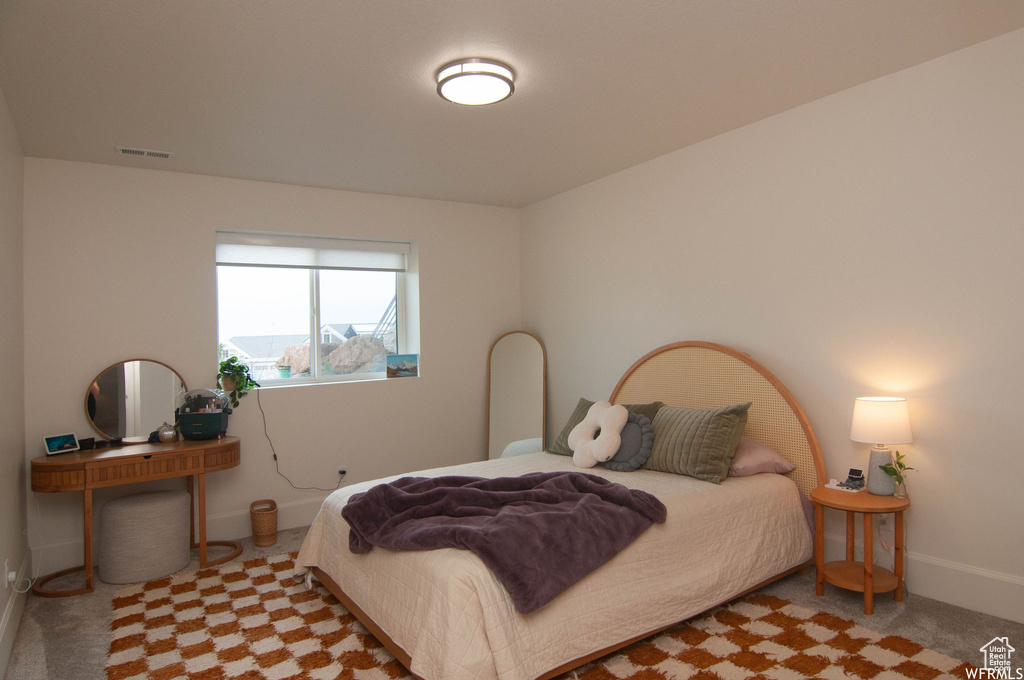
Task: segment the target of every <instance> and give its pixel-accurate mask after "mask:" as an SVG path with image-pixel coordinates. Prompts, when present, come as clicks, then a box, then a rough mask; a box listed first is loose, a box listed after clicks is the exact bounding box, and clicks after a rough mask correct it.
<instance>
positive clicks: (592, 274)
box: [522, 31, 1024, 621]
mask: <svg viewBox="0 0 1024 680" xmlns="http://www.w3.org/2000/svg"><path fill="white" fill-rule="evenodd" d="M1021 73H1024V31H1017V32H1015V33H1011V34H1008V35H1006V36H1004V37H1001V38H997V39H995V40H992V41H989V42H986V43H982V44H980V45H977V46H975V47H972V48H969V49H967V50H964V51H961V52H958V53H954V54H952V55H949V56H947V57H943V58H941V59H937V60H935V61H932V62H929V63H926V64H923V65H921V66H918V67H915V68H912V69H908V70H906V71H902V72H900V73H896V74H894V75H890V76H888V77H885V78H882V79H879V80H876V81H873V82H870V83H867V84H865V85H862V86H859V87H856V88H853V89H851V90H847V91H844V92H841V93H838V94H836V95H833V96H830V97H828V98H825V99H823V100H819V101H817V102H814V103H811V104H808V105H805V106H802V107H800V108H798V109H795V110H792V111H789V112H786V113H783V114H781V115H778V116H775V117H773V118H770V119H768V120H764V121H761V122H758V123H756V124H753V125H750V126H748V127H746V128H742V129H740V130H736V131H734V132H731V133H728V134H725V135H722V136H720V137H717V138H714V139H711V140H708V141H706V142H704V143H701V144H698V145H695V146H692V147H689V148H686V149H683V150H680V151H677V152H675V153H672V154H669V155H667V156H664V157H661V158H658V159H655V160H653V161H650V162H648V163H645V164H643V165H640V166H637V167H634V168H632V169H629V170H627V171H624V172H621V173H618V174H616V175H613V176H611V177H607V178H605V179H602V180H599V181H597V182H593V183H592V184H589V185H586V186H583V187H581V188H578V189H576V190H573V191H570V192H567V193H565V194H562V195H559V196H556V197H554V198H551V199H549V200H547V201H544V202H542V203H539V204H536V205H533V206H530V207H529V208H527V209H525V210H524V211H523V242H522V252H523V265H522V270H523V320H524V326H525V328H526V329H528V330H531V331H535V332H537V333H538V334H539V335H540V337H541V338H542V339H543V340H544V342H545V343H546V344H547V349H548V360H549V370H550V379H549V381H548V384H549V386H550V393H549V404H551V407H550V413H549V420H548V423H549V425H548V436H549V437H552V436H554V435H555V434H557V432H558V430H559V428H560V427H561V426H562V424H563V423H564V422H565V420H566V418H567V417H568V416H569V414H570V412H571V410H572V408H573V406H574V405H575V404H576V400H577V398H578V397H580V396H586V397H589V398H592V399H594V398H597V397H601V396H607V395H608V394H609V393H610V392H611V390H612V388H613V386H614V385H615V382H616V380H617V378H618V377H619V376H620V375H621V373H622V372H623V371H624V370H625V369H626V368H627V367H628V366H629V365H630V364H631V362H632V361H634V360H635V359H636V358H638V357H639V356H641V355H642V354H643V353H644V352H646V351H648V350H650V349H653V348H655V347H657V346H659V345H662V344H664V343H667V342H671V341H676V340H686V339H702V340H711V341H716V342H720V343H724V344H727V345H732V346H734V347H738V348H739V349H741V350H743V351H746V352H748V353H749V354H751V355H752V356H753V357H754V358H755V359H757V360H759V361H761V362H762V363H764V364H765V365H766V366H768V367H769V368H770V369H771V370H773V371H774V372H775V373H776V374H777V375H778V376H779V377H780V378H781V379H782V381H783V382H784V383H785V384H786V385H788V386H789V388H790V389H791V390H792V392H793V393H794V394H795V395H796V397H797V399H798V400H800V402H801V403H802V405H803V406H804V408H805V410H806V411H807V413H808V416H809V417H810V420H811V423H812V424H813V425H814V427H815V430H816V432H817V434H818V436H819V438H820V440H821V442H822V446H823V449H824V454H825V464H826V468H827V471H828V474H829V475H830V476H832V477H840V476H844V475H845V473H846V470H847V469H848V468H850V467H851V466H858V467H861V466H865V465H866V464H867V458H868V449H869V447H868V446H867V445H861V444H855V443H853V442H851V441H849V428H850V417H851V413H852V407H853V400H854V398H855V397H858V396H865V395H871V394H888V395H904V396H906V397H908V398H909V400H910V408H911V418H912V424H913V428H914V433H915V442H914V444H913V445H908V446H900V447H899V449H900V450H901V452H903V453H906V454H908V457H909V464H910V465H911V466H913V467H916V468H917V469H918V471H917V472H912V473H910V475H909V484H908V486H909V489H910V493H911V497H912V502H913V505H912V507H911V508H910V510H909V511H908V517H907V520H908V531H909V535H908V542H907V546H908V549H909V551H910V561H909V565H908V586H909V588H910V590H911V592H916V593H921V594H924V595H927V596H929V597H933V598H937V599H940V600H945V601H948V602H953V603H956V604H961V605H963V606H967V607H970V608H973V609H977V610H981V611H986V612H989V613H994V614H997V615H1001V616H1004V617H1008V618H1014V619H1016V620H1018V621H1024V541H1022V540H1021V537H1022V534H1021V525H1022V521H1024V506H1022V505H1021V502H1020V499H1021V492H1020V489H1021V482H1022V480H1024V452H1022V442H1024V419H1022V417H1021V413H1020V410H1021V405H1022V403H1024V399H1022V396H1021V394H1022V391H1021V390H1022V385H1024V352H1022V351H1021V348H1020V346H1021V338H1022V337H1024V312H1022V307H1024V303H1022V293H1024V266H1022V264H1021V257H1022V255H1024V228H1022V227H1024V186H1022V184H1021V181H1022V178H1024V80H1022V79H1021V78H1020V74H1021ZM679 124H680V125H686V121H685V120H680V121H679ZM836 514H837V515H838V513H836ZM837 520H839V517H838V516H836V517H834V518H833V519H832V522H834V524H831V525H830V532H831V533H832V534H833V537H834V538H835V537H838V536H839V535H841V534H842V531H843V529H842V528H841V524H840V523H839V522H838V521H837Z"/></svg>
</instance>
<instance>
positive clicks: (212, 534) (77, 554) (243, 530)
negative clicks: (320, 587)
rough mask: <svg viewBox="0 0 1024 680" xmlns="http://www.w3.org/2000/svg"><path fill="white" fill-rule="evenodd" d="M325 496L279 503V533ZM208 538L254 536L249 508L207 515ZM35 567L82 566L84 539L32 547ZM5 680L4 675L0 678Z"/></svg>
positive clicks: (309, 517) (311, 514)
mask: <svg viewBox="0 0 1024 680" xmlns="http://www.w3.org/2000/svg"><path fill="white" fill-rule="evenodd" d="M326 497H327V494H324V496H322V497H314V498H308V499H304V500H300V501H289V502H287V503H279V504H278V506H277V530H278V531H282V530H284V529H294V528H295V527H305V526H309V525H310V524H312V523H313V519H314V518H315V517H316V513H317V512H318V511H319V510H320V505H321V504H322V503H323V501H324V498H326ZM206 536H207V538H208V539H209V540H218V539H220V540H230V539H239V538H247V537H249V536H252V523H251V522H250V520H249V508H245V509H244V510H235V511H232V512H226V513H221V514H217V515H207V516H206ZM31 553H32V564H35V565H39V567H38V569H37V571H38V573H40V574H50V573H53V572H55V571H57V570H58V569H67V568H68V567H74V566H78V565H80V564H81V563H82V559H83V558H82V554H83V544H82V539H80V538H79V539H75V540H71V541H63V542H60V543H48V544H46V545H43V546H35V547H33V548H31ZM0 677H2V676H0Z"/></svg>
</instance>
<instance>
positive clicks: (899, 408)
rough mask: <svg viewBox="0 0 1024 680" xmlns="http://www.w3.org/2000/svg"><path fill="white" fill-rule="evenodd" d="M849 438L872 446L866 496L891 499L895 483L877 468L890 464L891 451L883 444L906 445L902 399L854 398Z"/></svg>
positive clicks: (909, 436) (906, 423)
mask: <svg viewBox="0 0 1024 680" xmlns="http://www.w3.org/2000/svg"><path fill="white" fill-rule="evenodd" d="M850 439H852V440H853V441H855V442H862V443H865V444H874V445H875V446H874V447H873V448H872V449H871V460H870V462H869V463H868V485H867V488H868V493H872V494H875V495H876V496H891V495H893V492H894V491H895V490H896V482H895V481H893V478H892V477H890V476H889V475H887V474H885V472H884V471H883V470H881V469H880V466H882V465H888V464H889V463H891V462H892V449H890V448H889V447H888V446H886V444H909V443H910V442H912V441H914V436H913V435H912V434H911V432H910V412H909V411H908V410H907V400H906V399H904V398H903V397H858V398H857V400H856V401H854V402H853V425H852V426H851V427H850Z"/></svg>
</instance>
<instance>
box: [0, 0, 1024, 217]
mask: <svg viewBox="0 0 1024 680" xmlns="http://www.w3.org/2000/svg"><path fill="white" fill-rule="evenodd" d="M1021 27H1024V2H1021V0H429V1H426V0H419V1H417V0H365V1H360V2H356V1H346V0H262V1H256V0H74V1H71V0H64V1H56V0H53V1H46V0H0V87H2V88H3V91H4V93H5V95H6V98H7V102H8V105H9V108H10V110H11V113H12V115H13V117H14V123H15V126H16V128H17V130H18V133H19V135H20V137H21V141H22V146H23V150H24V152H25V154H26V155H28V156H36V157H43V158H61V159H70V160H79V161H90V162H95V163H110V164H119V165H129V166H135V167H148V168H161V169H168V170H177V171H183V172H195V173H203V174H209V175H223V176H227V177H241V178H250V179H259V180H270V181H275V182H286V183H292V184H304V185H311V186H323V187H335V188H342V189H352V190H357V191H371V192H381V193H388V194H400V195H406V196H421V197H430V198H439V199H451V200H458V201H469V202H473V203H485V204H490V205H503V206H513V207H519V206H524V205H528V204H530V203H533V202H536V201H539V200H541V199H544V198H546V197H549V196H552V195H554V194H557V193H560V192H562V191H565V190H567V189H571V188H573V187H576V186H579V185H581V184H585V183H586V182H589V181H592V180H594V179H597V178H600V177H603V176H605V175H608V174H610V173H613V172H616V171H618V170H622V169H624V168H627V167H630V166H632V165H636V164H637V163H641V162H643V161H646V160H649V159H651V158H654V157H657V156H660V155H662V154H665V153H668V152H671V151H674V150H676V149H679V148H682V147H684V146H687V145H689V144H693V143H695V142H698V141H701V140H703V139H707V138H709V137H712V136H714V135H718V134H721V133H723V132H726V131H728V130H732V129H735V128H737V127H740V126H742V125H746V124H748V123H751V122H754V121H756V120H760V119H762V118H765V117H768V116H771V115H773V114H776V113H779V112H781V111H785V110H787V109H790V108H793V107H795V106H799V105H800V104H803V103H806V102H809V101H812V100H814V99H818V98H820V97H823V96H825V95H828V94H830V93H833V92H837V91H839V90H843V89H845V88H848V87H851V86H854V85H857V84H859V83H863V82H866V81H868V80H871V79H873V78H878V77H879V76H882V75H885V74H888V73H892V72H894V71H898V70H900V69H904V68H907V67H909V66H912V65H914V64H918V63H921V62H923V61H926V60H929V59H933V58H935V57H938V56H940V55H943V54H946V53H949V52H952V51H955V50H958V49H961V48H963V47H966V46H968V45H971V44H974V43H977V42H980V41H982V40H986V39H988V38H992V37H995V36H997V35H1001V34H1003V33H1007V32H1009V31H1012V30H1015V29H1018V28H1021ZM469 56H487V57H494V58H498V59H501V60H503V61H506V62H508V63H510V64H511V65H512V66H513V67H514V68H515V69H516V71H517V74H518V77H517V81H516V93H515V94H514V95H513V96H512V98H511V99H509V100H507V101H504V102H501V103H498V104H494V105H491V106H485V107H461V106H457V105H454V104H450V103H448V102H445V101H444V100H442V99H441V98H440V97H438V96H437V94H436V93H435V86H436V83H435V82H434V81H433V75H434V72H435V71H436V69H437V68H438V67H439V66H440V65H442V64H444V63H445V62H447V61H450V60H452V59H457V58H460V57H469ZM117 145H122V146H135V147H143V148H148V149H156V150H161V151H172V152H174V153H175V154H176V155H175V156H174V158H173V159H171V160H157V159H146V158H142V159H140V158H131V157H123V156H120V155H118V154H117V153H116V152H115V149H114V147H115V146H117Z"/></svg>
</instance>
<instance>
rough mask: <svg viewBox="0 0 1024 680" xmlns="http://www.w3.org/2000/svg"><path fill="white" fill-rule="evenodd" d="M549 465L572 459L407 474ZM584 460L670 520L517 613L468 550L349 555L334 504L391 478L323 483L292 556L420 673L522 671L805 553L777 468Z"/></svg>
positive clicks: (551, 664) (694, 606) (670, 615)
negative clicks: (730, 470) (694, 471)
mask: <svg viewBox="0 0 1024 680" xmlns="http://www.w3.org/2000/svg"><path fill="white" fill-rule="evenodd" d="M554 470H579V469H578V468H575V467H573V464H572V459H571V458H569V457H566V456H556V455H552V454H547V453H536V454H530V455H525V456H517V457H513V458H502V459H498V460H492V461H483V462H479V463H469V464H466V465H459V466H453V467H447V468H437V469H434V470H427V471H422V472H417V473H416V475H417V476H438V475H445V474H460V475H476V476H480V477H503V476H514V475H520V474H523V473H526V472H534V471H554ZM584 472H590V473H593V474H597V475H601V476H602V477H606V478H608V479H610V480H612V481H614V482H619V483H620V484H623V485H625V486H628V487H631V488H635V489H642V490H644V491H647V492H649V493H652V494H654V495H655V496H657V497H658V498H659V499H661V501H662V502H663V503H664V504H665V506H666V507H667V508H668V520H667V521H666V522H665V524H660V525H659V524H656V525H654V526H652V527H651V528H650V529H649V530H648V531H647V532H645V533H644V534H643V535H642V536H640V538H639V539H637V540H636V541H635V542H634V543H633V544H632V545H630V546H629V547H628V548H627V549H626V550H624V551H623V552H621V553H619V554H618V555H617V556H616V557H615V558H614V559H612V560H611V561H610V562H608V563H607V564H605V565H604V566H602V567H601V568H600V569H598V570H597V571H595V572H593V573H592V574H590V575H589V576H587V577H586V578H584V579H583V580H582V581H580V582H579V583H577V584H576V585H574V586H572V587H571V588H570V589H569V590H567V591H566V592H565V593H563V594H562V595H560V596H559V597H557V598H555V600H553V601H552V602H551V603H550V604H548V605H547V606H545V607H543V608H541V609H539V610H537V611H536V612H534V613H532V614H529V615H527V616H522V615H520V614H519V613H517V612H516V610H515V608H514V607H513V605H512V602H511V600H510V598H509V596H508V593H507V591H506V590H505V589H504V587H503V586H502V585H501V583H500V582H499V581H498V580H497V579H496V578H495V577H494V576H493V575H492V574H491V572H490V571H489V570H488V569H487V568H486V567H485V566H484V565H483V563H482V562H481V561H480V560H479V558H477V557H476V555H474V554H473V553H471V552H469V551H463V550H455V549H443V550H431V551H423V552H390V551H387V550H383V549H380V548H374V549H373V550H372V551H370V553H368V554H365V555H354V554H352V553H351V552H350V551H349V549H348V532H349V528H348V524H346V522H345V520H344V519H342V517H341V508H342V507H343V506H344V505H345V503H346V502H347V501H348V498H349V497H350V496H351V495H352V494H355V493H359V492H360V491H365V490H366V489H368V488H370V487H371V486H374V485H375V484H379V483H381V482H383V481H389V480H388V479H384V480H374V481H372V482H365V483H362V484H356V485H353V486H350V487H346V488H344V489H340V490H338V491H336V492H334V493H333V494H331V495H330V496H329V497H328V498H327V499H326V500H325V501H324V503H323V506H322V507H321V509H320V513H319V514H318V515H317V518H316V520H315V521H314V522H313V526H312V527H311V528H310V531H309V534H308V535H307V536H306V540H305V542H304V543H303V545H302V549H301V551H300V552H299V556H298V559H297V560H296V565H297V567H298V568H299V569H300V570H301V571H304V570H305V569H306V568H309V567H314V566H315V567H319V568H320V569H322V570H323V571H325V572H326V573H327V574H329V575H330V576H331V578H333V579H334V580H335V581H336V582H337V583H338V584H339V585H340V586H341V588H342V590H344V591H345V593H346V594H347V595H348V596H349V597H350V598H352V600H353V601H354V602H355V603H356V604H357V605H359V607H360V608H362V610H363V611H364V612H366V613H367V614H368V615H369V616H370V617H371V618H372V619H373V620H374V622H376V623H377V625H379V626H380V627H381V628H382V629H383V630H384V631H385V632H386V633H387V634H388V635H390V636H391V639H392V640H394V641H395V642H396V643H397V644H398V645H400V646H401V647H402V648H403V649H404V650H405V651H406V652H408V653H409V655H410V656H411V657H412V668H411V669H410V670H411V671H412V672H413V673H415V674H417V675H419V676H420V677H422V678H425V679H426V680H471V679H472V680H490V679H499V680H532V679H533V678H536V677H538V676H540V675H542V674H543V673H545V672H546V671H548V670H551V669H553V668H557V667H558V666H560V665H562V664H564V663H567V662H569V661H572V660H574V659H578V658H580V657H582V656H585V655H587V654H589V653H591V652H594V651H597V650H599V649H604V648H605V647H608V646H610V645H612V644H615V643H616V642H620V641H622V640H626V639H628V638H631V637H635V636H637V635H640V634H642V633H646V632H649V631H653V630H657V629H659V628H662V627H664V626H666V625H669V624H671V623H674V622H676V621H681V620H683V619H686V618H688V617H690V616H693V615H695V614H698V613H700V612H702V611H704V610H706V609H708V608H709V607H712V606H714V605H716V604H718V603H720V602H723V601H726V600H728V599H730V598H732V597H733V596H735V595H736V594H738V593H741V592H743V591H744V590H746V589H748V588H750V587H752V586H754V585H757V584H758V583H760V582H761V581H764V580H765V579H767V578H769V577H771V576H774V575H775V574H778V573H780V572H782V571H784V570H786V569H788V568H791V567H794V566H796V565H798V564H801V563H803V562H806V561H807V560H809V559H810V557H811V555H812V546H811V535H810V532H809V530H808V527H807V522H806V520H805V518H804V513H803V510H802V509H801V505H800V500H799V497H798V494H799V492H798V491H797V488H796V485H795V484H793V482H792V481H790V480H789V479H787V478H785V477H783V476H781V475H772V474H761V475H754V476H753V477H738V478H732V477H730V478H729V479H727V480H726V481H725V482H723V483H722V484H721V485H720V486H716V485H714V484H710V483H708V482H703V481H700V480H697V479H693V478H690V477H682V476H679V475H672V474H667V473H663V472H654V471H649V470H638V471H635V472H611V471H609V470H605V469H604V468H602V467H597V468H593V469H591V470H585V471H584ZM403 476H404V475H403ZM390 479H397V477H394V478H390Z"/></svg>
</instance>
